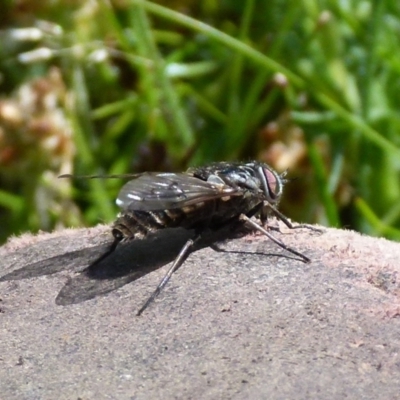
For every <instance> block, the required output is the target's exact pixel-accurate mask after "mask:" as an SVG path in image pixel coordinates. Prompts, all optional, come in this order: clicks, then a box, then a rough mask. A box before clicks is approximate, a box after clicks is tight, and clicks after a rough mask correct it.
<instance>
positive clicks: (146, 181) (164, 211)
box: [62, 161, 317, 315]
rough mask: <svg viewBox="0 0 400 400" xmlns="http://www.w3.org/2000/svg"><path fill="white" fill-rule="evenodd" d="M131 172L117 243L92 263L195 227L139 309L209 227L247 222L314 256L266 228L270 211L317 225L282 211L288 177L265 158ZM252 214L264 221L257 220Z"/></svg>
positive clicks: (122, 201) (124, 192) (304, 258)
mask: <svg viewBox="0 0 400 400" xmlns="http://www.w3.org/2000/svg"><path fill="white" fill-rule="evenodd" d="M65 176H66V175H63V176H62V177H65ZM131 177H132V176H131ZM133 177H134V179H132V180H130V181H128V182H127V183H126V184H125V185H124V186H123V187H122V189H121V191H120V192H119V195H118V198H117V200H116V202H117V205H118V206H119V207H120V208H121V212H120V214H119V215H118V217H117V219H116V221H115V222H114V224H113V226H112V234H113V237H114V243H113V244H112V246H111V248H110V249H109V251H107V252H106V253H105V254H103V255H102V256H101V257H100V258H99V259H98V260H97V261H95V263H94V264H97V263H98V262H100V261H101V260H103V259H104V258H106V257H107V256H108V255H109V254H110V253H112V252H113V251H114V250H115V249H116V248H117V246H118V244H120V243H124V242H129V241H131V240H136V239H143V238H145V237H146V236H147V235H148V234H150V233H153V232H157V231H158V230H160V229H163V228H175V227H181V228H185V229H192V230H194V231H195V235H194V236H193V238H191V239H189V240H187V242H186V243H185V245H184V246H183V247H182V249H181V250H180V252H179V254H178V256H177V257H176V259H175V260H174V262H173V263H172V266H171V267H170V269H169V270H168V272H167V273H166V274H165V276H164V277H163V279H162V280H161V282H160V283H159V284H158V286H157V288H156V289H155V290H154V292H153V293H152V295H151V296H150V297H149V298H148V299H147V301H146V302H145V303H144V305H143V306H142V307H141V308H140V309H139V311H138V313H137V315H140V314H142V313H143V311H144V310H145V309H146V308H147V307H148V306H149V305H150V304H151V303H152V302H153V301H154V299H155V298H156V297H157V295H158V294H159V293H160V292H161V290H162V289H163V288H164V286H165V285H166V284H167V283H168V281H169V280H170V278H171V276H172V275H173V273H174V272H175V271H176V270H177V269H179V268H180V267H181V266H182V264H183V263H184V261H185V260H186V258H187V257H188V255H189V253H190V251H191V249H192V248H193V246H194V245H195V244H196V243H197V242H198V241H199V240H200V239H201V237H202V236H203V235H204V234H205V233H206V232H207V231H218V230H220V229H222V228H226V227H230V226H232V228H236V227H239V226H241V225H244V224H249V225H250V226H251V227H252V228H253V229H255V230H258V231H260V232H262V233H263V234H264V235H266V236H267V237H268V238H269V239H270V240H272V241H273V242H274V243H276V244H277V245H278V246H280V247H281V248H283V249H285V250H286V251H288V252H290V253H292V254H295V255H296V256H298V257H300V259H301V260H302V261H303V262H305V263H307V262H310V259H309V258H308V257H307V256H305V255H304V254H302V253H299V252H298V251H296V250H294V249H292V248H290V247H288V246H286V245H285V244H284V243H283V242H282V241H280V240H279V239H277V238H275V237H274V236H273V235H271V233H270V232H268V231H267V230H266V229H264V226H265V225H266V222H267V218H268V216H269V215H271V214H272V215H275V216H276V217H277V218H278V219H280V220H281V221H283V223H284V224H285V225H286V226H287V227H288V228H290V229H297V228H309V229H314V230H317V229H316V228H313V227H311V226H308V225H296V226H294V225H293V224H292V223H291V222H290V221H289V220H288V219H287V218H286V217H285V216H284V215H283V214H282V213H281V212H280V211H278V209H277V205H278V203H279V200H280V198H281V196H282V192H283V186H284V184H285V183H286V179H285V174H278V173H277V172H276V171H274V170H273V169H272V168H271V167H270V166H268V165H267V164H264V163H261V162H257V161H252V162H248V163H228V162H219V163H214V164H211V165H208V166H204V167H195V168H190V169H189V170H187V171H186V172H184V173H143V174H139V175H134V176H133ZM253 216H254V217H257V218H258V219H259V220H260V223H257V222H255V221H253V220H252V219H251V218H252V217H253ZM94 264H93V265H94Z"/></svg>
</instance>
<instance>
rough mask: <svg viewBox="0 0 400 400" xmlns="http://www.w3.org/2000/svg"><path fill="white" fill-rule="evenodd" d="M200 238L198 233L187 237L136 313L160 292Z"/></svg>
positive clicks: (140, 312) (141, 311)
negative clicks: (151, 292)
mask: <svg viewBox="0 0 400 400" xmlns="http://www.w3.org/2000/svg"><path fill="white" fill-rule="evenodd" d="M199 239H200V235H199V234H198V235H197V236H196V237H195V238H194V239H189V240H188V241H187V242H186V243H185V245H184V246H183V247H182V249H181V251H180V252H179V254H178V256H177V257H176V258H175V261H174V262H173V264H172V266H171V268H170V269H169V270H168V272H167V273H166V274H165V276H164V277H163V278H162V280H161V282H160V283H159V284H158V286H157V288H156V290H155V291H154V292H153V294H152V295H151V296H150V297H149V298H148V299H147V301H146V302H145V303H144V304H143V306H142V308H141V309H140V310H139V311H138V313H137V315H141V314H142V313H143V311H144V310H145V309H146V308H147V307H148V306H149V305H150V304H151V303H152V302H153V301H154V299H155V298H156V297H157V296H158V295H159V294H160V292H161V290H162V289H163V288H164V286H165V285H166V284H167V283H168V281H169V280H170V278H171V276H172V274H173V273H174V272H175V271H176V270H178V269H179V267H181V266H182V264H183V263H184V262H185V260H186V259H187V257H188V255H189V252H190V249H191V248H192V247H193V245H194V244H195V243H196V242H197V241H198V240H199Z"/></svg>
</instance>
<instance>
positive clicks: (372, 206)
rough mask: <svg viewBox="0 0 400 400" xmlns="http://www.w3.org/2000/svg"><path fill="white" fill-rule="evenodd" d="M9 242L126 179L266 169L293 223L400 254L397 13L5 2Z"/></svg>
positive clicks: (278, 5) (98, 0) (118, 0)
mask: <svg viewBox="0 0 400 400" xmlns="http://www.w3.org/2000/svg"><path fill="white" fill-rule="evenodd" d="M0 15H1V20H0V221H1V223H0V243H2V242H4V241H5V240H6V239H7V237H9V236H10V235H12V234H19V233H22V232H25V231H32V232H36V231H38V230H46V231H50V230H53V229H57V228H61V227H66V226H91V225H95V224H97V223H99V222H111V221H113V220H114V219H115V217H116V214H117V212H118V209H117V207H116V205H115V198H116V196H117V194H118V190H119V189H120V187H121V185H122V184H123V182H124V181H123V180H118V179H117V180H115V179H94V180H93V179H92V180H84V179H76V180H73V179H58V178H57V177H58V175H60V174H64V173H72V174H77V175H82V174H121V173H128V172H141V171H184V170H186V169H187V168H188V167H189V166H195V165H202V164H205V163H209V162H212V161H222V160H225V161H231V160H244V161H246V160H251V159H257V160H261V161H263V162H266V163H268V164H270V165H271V166H272V167H273V168H274V169H276V170H277V171H279V172H283V171H285V170H288V176H289V178H293V179H291V180H290V182H289V183H288V184H287V185H286V188H285V192H284V197H283V200H282V203H281V210H282V212H283V213H284V214H286V215H287V216H289V217H290V218H292V219H293V220H295V221H298V222H309V223H319V224H323V225H326V226H333V227H345V228H350V229H355V230H358V231H360V232H364V233H366V234H370V235H376V236H385V237H388V238H391V239H395V240H398V239H400V201H399V199H400V110H399V109H400V2H399V1H398V0H365V1H363V0H348V1H337V0H303V1H302V0H270V1H262V0H243V1H229V0H219V1H217V0H204V1H194V0H173V1H166V0H164V1H161V0H160V1H144V0H41V1H34V0H2V1H1V4H0Z"/></svg>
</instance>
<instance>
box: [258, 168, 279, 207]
mask: <svg viewBox="0 0 400 400" xmlns="http://www.w3.org/2000/svg"><path fill="white" fill-rule="evenodd" d="M259 175H260V177H261V183H262V189H263V192H264V194H265V196H266V197H267V201H268V202H269V203H271V204H274V203H277V202H278V201H279V199H280V197H281V195H282V189H283V183H282V179H281V178H280V177H279V175H278V173H277V172H275V171H274V170H273V169H271V168H269V167H268V166H266V165H264V166H261V167H260V169H259Z"/></svg>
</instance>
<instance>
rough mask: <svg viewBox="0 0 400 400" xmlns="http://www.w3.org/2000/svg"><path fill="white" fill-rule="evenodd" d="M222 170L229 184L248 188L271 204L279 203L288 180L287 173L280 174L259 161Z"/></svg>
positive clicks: (254, 194) (252, 193)
mask: <svg viewBox="0 0 400 400" xmlns="http://www.w3.org/2000/svg"><path fill="white" fill-rule="evenodd" d="M221 172H222V175H223V176H224V178H225V180H226V181H228V182H229V184H231V185H234V186H238V187H241V188H243V189H246V190H247V191H248V192H250V193H251V195H253V196H256V197H258V198H259V199H260V200H262V201H264V202H267V203H269V204H270V205H276V204H278V202H279V200H280V198H281V196H282V191H283V185H284V183H285V182H286V180H285V179H284V176H285V173H283V174H281V175H280V174H278V173H277V172H276V171H274V170H273V169H272V168H271V167H270V166H268V165H267V164H264V163H260V162H257V161H253V162H249V163H246V164H237V165H234V166H233V167H231V168H228V169H226V170H224V171H221Z"/></svg>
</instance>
